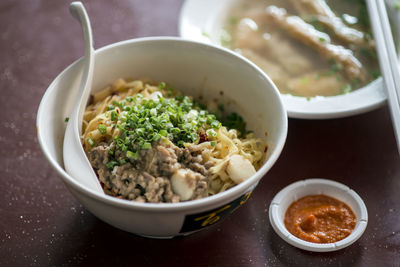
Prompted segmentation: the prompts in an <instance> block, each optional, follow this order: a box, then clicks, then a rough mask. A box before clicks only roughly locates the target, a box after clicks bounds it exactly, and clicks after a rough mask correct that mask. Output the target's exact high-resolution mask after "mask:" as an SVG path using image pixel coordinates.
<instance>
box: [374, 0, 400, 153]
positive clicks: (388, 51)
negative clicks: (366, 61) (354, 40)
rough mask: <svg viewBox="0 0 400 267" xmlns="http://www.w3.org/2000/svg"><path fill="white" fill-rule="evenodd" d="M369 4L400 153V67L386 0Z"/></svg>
mask: <svg viewBox="0 0 400 267" xmlns="http://www.w3.org/2000/svg"><path fill="white" fill-rule="evenodd" d="M367 6H368V11H369V17H370V20H371V26H372V30H373V33H374V39H375V42H376V47H377V52H378V59H379V65H380V67H381V72H382V76H383V80H384V81H385V85H386V86H385V87H386V94H387V99H388V104H389V107H390V112H391V116H392V125H393V130H394V134H395V137H396V141H397V149H398V151H399V153H400V67H399V64H398V61H397V55H396V49H395V46H394V41H393V35H392V31H391V28H390V24H389V18H388V13H387V11H386V6H385V2H384V1H383V0H367Z"/></svg>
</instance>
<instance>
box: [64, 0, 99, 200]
mask: <svg viewBox="0 0 400 267" xmlns="http://www.w3.org/2000/svg"><path fill="white" fill-rule="evenodd" d="M69 10H70V13H71V14H72V16H74V17H75V18H76V19H77V20H78V21H79V22H80V24H81V26H82V29H83V36H84V39H85V55H84V57H83V70H82V78H81V84H80V88H79V91H78V95H77V98H76V101H75V106H74V108H73V110H72V113H71V115H70V119H69V121H68V125H67V129H66V131H65V136H64V166H65V169H66V171H67V172H68V173H69V174H70V175H71V176H72V177H73V178H75V179H76V180H77V181H79V182H81V183H82V184H84V185H85V186H87V187H88V188H90V189H92V190H95V191H97V192H101V193H104V192H103V190H102V188H101V186H100V183H99V181H98V179H97V176H96V174H95V173H94V171H93V169H92V167H91V165H90V162H89V160H88V158H87V157H86V154H85V151H84V150H83V147H82V143H81V138H80V136H81V133H82V118H83V112H84V110H85V107H86V104H87V101H88V98H89V96H90V89H91V86H92V78H93V66H94V49H93V39H92V29H91V26H90V21H89V17H88V15H87V13H86V10H85V7H84V6H83V4H82V3H81V2H73V3H71V5H70V7H69Z"/></svg>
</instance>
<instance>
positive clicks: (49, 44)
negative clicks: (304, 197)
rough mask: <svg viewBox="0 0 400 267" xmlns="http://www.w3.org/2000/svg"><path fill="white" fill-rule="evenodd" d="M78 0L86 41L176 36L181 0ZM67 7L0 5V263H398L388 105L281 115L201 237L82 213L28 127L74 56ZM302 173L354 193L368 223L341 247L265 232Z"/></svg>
mask: <svg viewBox="0 0 400 267" xmlns="http://www.w3.org/2000/svg"><path fill="white" fill-rule="evenodd" d="M83 2H84V4H85V6H86V9H87V11H88V14H89V16H90V18H91V23H92V28H93V34H94V42H95V48H100V47H102V46H105V45H107V44H110V43H114V42H118V41H121V40H126V39H131V38H137V37H145V36H159V35H164V36H177V35H178V31H177V24H178V20H179V12H180V9H181V5H182V4H183V0H146V1H144V0H142V1H141V0H123V1H122V0H120V1H117V0H109V1H106V0H104V1H99V0H90V1H83ZM69 4H70V1H64V0H57V1H51V0H2V1H1V2H0V51H1V52H0V91H1V97H0V107H1V112H0V167H1V168H0V179H1V182H2V183H1V185H0V266H77V265H82V266H90V265H97V266H107V265H117V266H118V265H128V264H129V265H134V264H135V265H136V264H139V265H141V266H148V265H152V266H159V265H161V264H163V265H164V264H166V265H167V266H188V265H189V264H190V265H191V266H399V263H400V219H399V216H400V196H399V195H400V194H399V193H398V192H400V164H399V155H398V152H397V150H396V143H395V139H394V136H393V129H392V126H391V121H390V115H389V112H388V109H387V107H383V108H380V109H378V110H376V111H373V112H369V113H366V114H363V115H358V116H355V117H350V118H344V119H335V120H323V121H308V120H296V119H290V120H289V134H288V139H287V143H286V145H285V148H284V151H283V153H282V155H281V157H280V158H279V160H278V162H277V163H276V165H275V166H274V167H273V168H272V169H271V171H270V172H269V173H268V174H267V175H266V177H264V178H263V180H262V181H261V182H260V186H258V187H257V189H256V190H255V191H254V192H253V195H252V197H251V198H250V199H249V201H248V202H247V203H246V205H245V206H244V207H243V208H241V209H239V210H238V211H237V212H235V214H233V215H232V216H229V217H228V218H227V219H225V220H224V221H222V222H220V223H218V224H216V225H215V226H213V227H210V229H208V230H205V231H202V232H200V233H197V234H193V235H191V236H188V237H184V238H175V239H172V240H152V239H146V238H141V237H138V236H135V235H133V234H129V233H126V232H123V231H120V230H118V229H115V228H113V227H111V226H109V225H107V224H105V223H103V222H102V221H100V220H99V219H97V218H96V217H94V216H93V215H91V214H90V213H89V212H87V211H86V210H85V208H84V207H82V206H81V205H80V204H79V203H78V202H77V201H76V200H75V199H74V197H73V196H72V195H71V194H70V193H69V192H68V190H67V189H66V187H65V186H64V185H63V183H62V181H61V179H60V178H58V177H57V175H56V172H55V171H53V170H52V168H51V167H50V165H49V164H48V163H47V160H46V159H45V158H44V156H43V154H42V152H41V151H40V148H39V145H38V142H37V138H36V129H35V120H36V113H37V109H38V106H39V103H40V100H41V98H42V96H43V94H44V92H45V90H46V88H47V87H48V86H49V85H50V83H51V82H52V80H53V79H54V78H55V77H56V76H57V75H58V74H59V73H60V72H61V71H62V70H63V69H65V68H66V67H67V66H68V65H70V64H71V63H72V62H73V61H75V60H77V59H78V58H80V57H81V56H82V55H83V38H82V33H81V28H80V26H79V24H78V23H77V22H76V20H74V19H73V18H72V17H71V16H70V14H69V11H68V6H69ZM312 177H321V178H330V179H334V180H336V181H338V182H342V183H345V184H346V185H348V186H349V187H351V188H353V189H355V191H357V193H358V194H359V195H360V196H361V197H362V198H363V199H364V201H365V204H366V205H367V208H368V211H369V224H368V227H367V230H366V232H365V233H364V235H363V236H362V237H361V238H360V240H359V241H357V242H356V243H355V244H353V245H352V246H350V247H348V248H346V249H344V250H341V251H337V252H332V253H323V254H321V253H311V252H305V251H302V250H299V249H296V248H294V247H291V246H290V245H288V244H287V243H285V242H284V241H283V240H282V239H280V238H279V237H278V236H277V235H276V234H275V233H274V232H273V230H272V228H271V226H270V224H269V220H268V207H269V203H270V201H271V199H272V198H273V197H274V195H275V194H276V193H277V192H278V191H279V190H280V189H282V188H283V187H284V186H286V185H287V184H289V183H291V182H294V181H297V180H299V179H304V178H312Z"/></svg>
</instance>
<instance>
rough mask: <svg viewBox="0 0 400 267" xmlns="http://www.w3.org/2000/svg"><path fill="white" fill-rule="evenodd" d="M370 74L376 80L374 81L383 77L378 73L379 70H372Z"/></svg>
mask: <svg viewBox="0 0 400 267" xmlns="http://www.w3.org/2000/svg"><path fill="white" fill-rule="evenodd" d="M368 72H369V74H370V75H371V76H372V78H374V79H376V78H378V77H379V76H381V72H380V71H378V70H373V69H371V70H369V71H368Z"/></svg>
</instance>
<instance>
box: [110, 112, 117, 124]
mask: <svg viewBox="0 0 400 267" xmlns="http://www.w3.org/2000/svg"><path fill="white" fill-rule="evenodd" d="M117 119H118V113H117V112H116V111H115V110H113V111H111V120H112V121H116V120H117Z"/></svg>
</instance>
